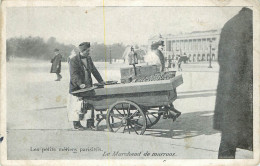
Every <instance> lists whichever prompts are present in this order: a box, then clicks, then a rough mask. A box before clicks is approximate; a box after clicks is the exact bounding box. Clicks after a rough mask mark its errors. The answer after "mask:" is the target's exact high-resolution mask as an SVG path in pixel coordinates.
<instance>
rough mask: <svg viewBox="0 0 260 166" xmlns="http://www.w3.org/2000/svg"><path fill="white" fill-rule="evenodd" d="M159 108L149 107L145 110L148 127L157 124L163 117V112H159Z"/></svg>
mask: <svg viewBox="0 0 260 166" xmlns="http://www.w3.org/2000/svg"><path fill="white" fill-rule="evenodd" d="M159 111H160V108H159V110H158V109H149V110H147V111H146V112H145V116H146V121H147V122H146V123H147V124H146V128H151V127H152V126H153V125H155V124H156V123H157V122H158V121H159V120H160V118H161V116H162V113H159Z"/></svg>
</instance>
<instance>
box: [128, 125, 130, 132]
mask: <svg viewBox="0 0 260 166" xmlns="http://www.w3.org/2000/svg"><path fill="white" fill-rule="evenodd" d="M127 129H128V133H129V134H130V129H129V126H128V125H127Z"/></svg>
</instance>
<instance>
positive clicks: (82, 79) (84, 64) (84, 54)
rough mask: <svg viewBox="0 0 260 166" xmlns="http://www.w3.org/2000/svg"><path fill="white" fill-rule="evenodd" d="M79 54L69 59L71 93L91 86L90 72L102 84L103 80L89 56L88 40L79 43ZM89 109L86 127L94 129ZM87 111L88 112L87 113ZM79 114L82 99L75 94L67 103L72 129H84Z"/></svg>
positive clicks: (80, 112)
mask: <svg viewBox="0 0 260 166" xmlns="http://www.w3.org/2000/svg"><path fill="white" fill-rule="evenodd" d="M79 50H80V52H79V54H77V55H76V56H74V57H72V58H71V59H70V62H69V64H70V89H69V93H72V92H74V91H76V90H79V89H84V88H90V87H92V78H91V74H93V76H94V77H95V78H96V80H97V81H98V82H99V83H101V84H104V81H103V79H102V77H101V75H100V73H99V72H98V70H97V69H96V67H95V65H94V63H93V62H92V59H91V57H90V53H89V52H90V42H83V43H81V44H80V45H79ZM89 112H90V111H88V112H87V116H88V117H87V128H90V129H94V128H95V126H94V118H93V115H91V113H89ZM88 113H89V114H88ZM80 114H82V100H81V98H78V97H76V96H72V97H71V100H70V103H69V105H68V119H69V121H71V122H73V126H74V129H77V130H84V127H83V126H82V125H81V124H80Z"/></svg>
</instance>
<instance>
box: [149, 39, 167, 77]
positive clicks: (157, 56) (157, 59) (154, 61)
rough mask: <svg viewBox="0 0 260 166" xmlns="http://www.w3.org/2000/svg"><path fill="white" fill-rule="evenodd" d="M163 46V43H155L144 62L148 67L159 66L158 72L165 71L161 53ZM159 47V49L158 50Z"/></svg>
mask: <svg viewBox="0 0 260 166" xmlns="http://www.w3.org/2000/svg"><path fill="white" fill-rule="evenodd" d="M163 46H164V42H163V41H158V42H155V43H153V44H152V45H151V51H150V52H148V53H147V55H146V56H145V62H146V63H147V64H148V65H157V66H160V71H161V72H163V71H165V60H164V56H163V53H162V52H161V47H163ZM159 47H160V48H159Z"/></svg>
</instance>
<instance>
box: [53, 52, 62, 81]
mask: <svg viewBox="0 0 260 166" xmlns="http://www.w3.org/2000/svg"><path fill="white" fill-rule="evenodd" d="M54 54H55V56H54V57H53V58H52V59H51V63H52V65H51V72H50V73H56V75H57V79H56V80H55V81H60V80H61V78H62V76H61V74H60V72H61V59H62V55H61V54H60V52H59V50H58V49H57V48H55V49H54Z"/></svg>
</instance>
